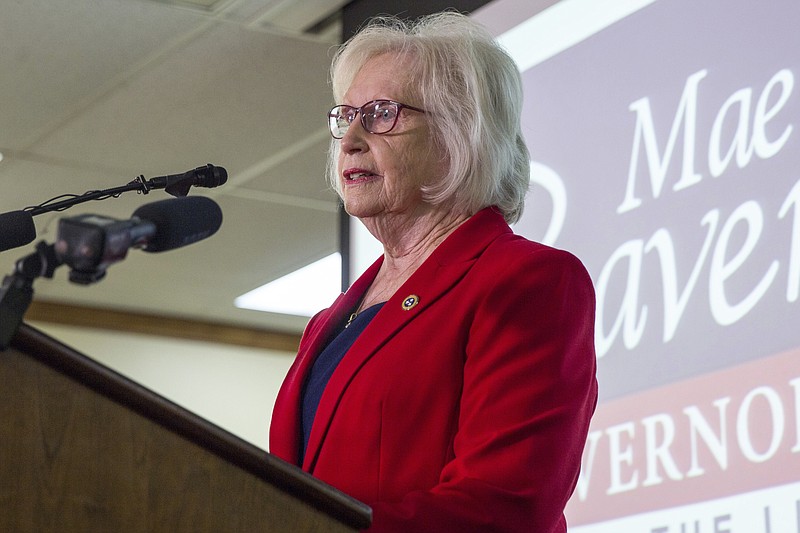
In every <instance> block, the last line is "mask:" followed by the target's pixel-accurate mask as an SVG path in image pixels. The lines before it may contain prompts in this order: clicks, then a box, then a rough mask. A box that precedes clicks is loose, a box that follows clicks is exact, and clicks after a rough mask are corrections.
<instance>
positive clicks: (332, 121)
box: [328, 100, 425, 139]
mask: <svg viewBox="0 0 800 533" xmlns="http://www.w3.org/2000/svg"><path fill="white" fill-rule="evenodd" d="M401 109H411V110H412V111H419V112H420V113H425V110H424V109H420V108H418V107H414V106H410V105H406V104H401V103H400V102H395V101H393V100H372V101H371V102H367V103H366V104H364V105H362V106H361V107H353V106H351V105H344V104H340V105H337V106H333V109H331V111H330V113H328V125H329V126H330V128H331V135H333V138H334V139H341V138H342V137H344V135H345V133H347V129H348V128H349V127H350V124H352V123H353V121H354V120H355V119H356V115H358V114H361V125H362V126H363V127H364V129H365V130H367V131H368V132H370V133H374V134H376V135H382V134H384V133H389V132H390V131H392V128H394V127H395V125H396V124H397V117H398V116H399V115H400V110H401Z"/></svg>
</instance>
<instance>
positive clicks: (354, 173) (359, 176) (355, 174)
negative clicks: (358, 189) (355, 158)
mask: <svg viewBox="0 0 800 533" xmlns="http://www.w3.org/2000/svg"><path fill="white" fill-rule="evenodd" d="M342 174H343V175H344V180H345V183H357V182H364V181H369V180H371V179H374V178H377V177H379V176H378V175H377V174H374V173H372V172H370V171H368V170H364V169H360V168H354V169H348V170H345V171H344V172H343V173H342Z"/></svg>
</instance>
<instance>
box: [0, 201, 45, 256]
mask: <svg viewBox="0 0 800 533" xmlns="http://www.w3.org/2000/svg"><path fill="white" fill-rule="evenodd" d="M35 238H36V226H35V225H34V224H33V215H31V214H30V213H29V212H28V211H11V212H9V213H3V214H0V252H4V251H6V250H10V249H12V248H17V247H19V246H25V245H26V244H28V243H30V242H33V240H34V239H35Z"/></svg>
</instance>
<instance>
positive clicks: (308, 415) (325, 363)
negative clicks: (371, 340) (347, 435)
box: [300, 303, 383, 464]
mask: <svg viewBox="0 0 800 533" xmlns="http://www.w3.org/2000/svg"><path fill="white" fill-rule="evenodd" d="M381 307H383V303H379V304H375V305H373V306H372V307H368V308H367V309H364V310H363V311H361V312H360V313H359V314H357V315H356V317H355V318H354V319H353V321H352V322H350V324H349V325H348V326H347V327H345V328H343V329H342V331H340V332H339V334H338V335H336V337H334V338H333V340H332V341H331V342H330V343H328V345H327V346H326V347H325V349H324V350H322V353H320V354H319V357H317V359H316V361H314V366H313V367H311V373H310V374H309V376H308V380H307V381H306V383H305V386H304V389H303V398H302V402H303V405H302V413H303V414H302V425H303V448H302V449H301V450H300V464H302V463H303V458H304V457H305V455H306V448H308V439H309V436H310V435H311V425H312V424H313V423H314V416H315V415H316V414H317V407H319V401H320V399H321V398H322V392H323V391H324V390H325V386H326V385H327V384H328V381H329V380H330V379H331V376H332V375H333V371H334V370H336V367H337V366H338V365H339V363H340V362H341V360H342V358H344V355H345V354H346V353H347V351H348V350H349V349H350V347H351V346H352V345H353V343H354V342H355V341H356V339H357V338H358V336H359V335H360V334H361V332H362V331H364V329H365V328H366V327H367V325H368V324H369V323H370V322H371V321H372V319H373V318H374V317H375V315H376V314H377V313H378V311H380V309H381Z"/></svg>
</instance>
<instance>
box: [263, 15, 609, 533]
mask: <svg viewBox="0 0 800 533" xmlns="http://www.w3.org/2000/svg"><path fill="white" fill-rule="evenodd" d="M332 80H333V90H334V96H335V98H336V101H338V102H341V103H340V104H339V105H336V106H334V108H333V109H332V110H331V111H330V114H329V123H330V128H331V134H332V135H333V138H334V141H333V145H332V150H331V165H330V168H331V172H330V174H331V180H332V182H333V185H334V186H335V188H336V190H337V191H338V192H339V194H340V196H341V198H342V201H343V202H344V206H345V209H346V210H347V212H348V213H350V214H351V215H353V216H356V217H358V218H359V219H360V220H361V221H362V222H363V223H364V224H365V225H366V227H367V228H368V229H369V231H370V232H371V233H372V234H373V235H374V236H375V237H376V238H377V239H378V240H379V241H380V242H381V243H382V244H383V247H384V253H383V256H382V257H380V258H379V259H378V260H377V261H376V262H375V263H374V264H373V265H372V266H371V267H370V268H369V269H368V270H367V271H366V272H365V273H364V274H363V275H362V276H361V277H360V278H359V279H358V280H357V281H356V282H355V283H354V284H353V286H352V287H350V289H349V290H348V291H347V292H346V293H344V294H342V295H341V296H340V297H339V298H338V299H337V300H336V301H335V302H334V303H333V305H332V306H331V307H330V308H329V309H326V310H324V311H322V312H320V313H319V314H318V315H316V316H315V317H313V318H312V319H311V321H310V322H309V324H308V326H307V328H306V331H305V333H304V334H303V338H302V341H301V344H300V348H299V354H298V357H297V359H296V361H295V363H294V365H293V366H292V368H291V370H290V371H289V374H288V376H287V378H286V381H285V382H284V385H283V387H282V388H281V391H280V394H279V396H278V399H277V402H276V404H275V409H274V415H273V420H272V425H271V435H270V450H271V451H272V453H274V454H276V455H277V456H279V457H281V458H283V459H285V460H287V461H290V462H292V463H295V464H298V465H300V466H301V467H302V468H303V469H304V470H306V471H308V472H310V473H311V474H313V475H314V476H316V477H318V478H320V479H322V480H323V481H326V482H328V483H330V484H331V485H333V486H335V487H337V488H339V489H341V490H342V491H344V492H346V493H348V494H350V495H352V496H354V497H355V498H357V499H359V500H361V501H363V502H365V503H367V504H368V505H370V506H371V507H372V509H373V525H372V527H371V528H370V531H380V532H425V531H431V532H437V533H442V532H447V531H454V532H465V531H470V532H472V531H526V532H534V533H549V532H561V531H565V530H566V523H565V519H564V515H563V511H564V506H565V505H566V502H567V499H568V498H569V497H570V494H571V493H572V491H573V489H574V486H575V483H576V480H577V476H578V470H579V468H580V457H581V452H582V449H583V445H584V442H585V439H586V433H587V428H588V425H589V420H590V418H591V415H592V413H593V410H594V406H595V402H596V395H597V388H596V381H595V359H594V347H593V338H594V335H593V324H594V292H593V289H592V285H591V281H590V279H589V276H588V275H587V273H586V270H585V269H584V268H583V266H582V265H581V263H580V262H579V261H578V260H577V259H576V258H575V257H574V256H572V255H571V254H569V253H567V252H563V251H559V250H555V249H553V248H549V247H547V246H544V245H542V244H538V243H535V242H531V241H529V240H526V239H524V238H522V237H520V236H517V235H514V234H513V233H512V231H511V229H510V228H509V225H508V224H509V223H513V222H515V221H516V220H517V219H518V218H519V216H520V213H521V211H522V206H523V200H524V197H525V192H526V190H527V184H528V181H529V177H528V176H529V159H528V152H527V149H526V147H525V144H524V142H523V138H522V134H521V131H520V112H521V106H522V94H521V93H522V89H521V81H520V77H519V73H518V71H517V69H516V67H515V65H514V63H513V61H512V60H511V59H510V58H509V57H508V56H507V55H506V54H505V53H504V52H503V51H502V50H501V49H500V48H499V47H498V46H497V45H496V44H495V43H494V42H493V41H492V39H491V37H490V36H489V35H488V34H487V33H486V32H485V31H484V30H483V29H481V28H480V27H478V26H477V25H476V24H475V23H473V22H472V21H471V20H470V19H469V18H467V17H464V16H462V15H458V14H455V13H445V14H439V15H433V16H430V17H426V18H423V19H422V20H420V21H418V22H416V23H414V24H406V23H403V22H400V21H398V20H395V19H380V20H376V21H373V22H372V23H371V24H370V25H368V26H367V27H366V28H365V29H363V30H362V31H361V32H359V33H358V34H357V35H356V36H354V37H353V38H352V39H351V40H350V41H348V42H347V43H346V44H345V45H344V46H343V47H342V48H341V49H340V50H339V52H338V53H337V55H336V57H335V59H334V62H333V66H332Z"/></svg>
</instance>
